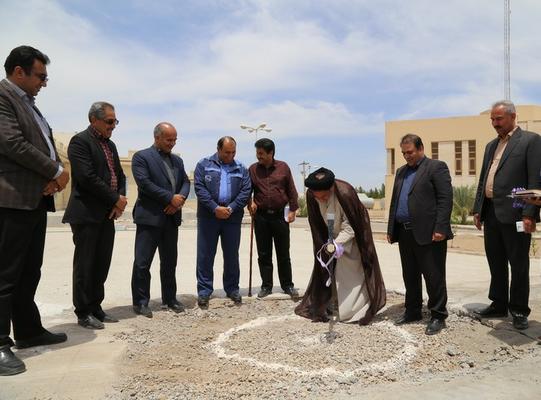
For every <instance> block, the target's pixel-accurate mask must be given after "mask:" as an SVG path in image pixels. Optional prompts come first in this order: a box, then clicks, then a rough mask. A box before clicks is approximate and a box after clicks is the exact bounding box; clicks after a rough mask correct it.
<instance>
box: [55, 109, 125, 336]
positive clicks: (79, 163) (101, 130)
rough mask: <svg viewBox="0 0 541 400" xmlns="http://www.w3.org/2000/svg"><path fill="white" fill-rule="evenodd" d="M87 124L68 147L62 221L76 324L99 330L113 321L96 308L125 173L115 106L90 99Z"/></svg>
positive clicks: (121, 204)
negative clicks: (116, 139)
mask: <svg viewBox="0 0 541 400" xmlns="http://www.w3.org/2000/svg"><path fill="white" fill-rule="evenodd" d="M88 119H89V121H90V126H89V127H88V128H87V129H86V130H84V131H82V132H80V133H78V134H77V135H75V136H74V137H73V138H72V139H71V141H70V144H69V146H68V158H69V160H70V163H71V173H72V181H71V194H70V199H69V202H68V207H67V208H66V212H65V213H64V218H63V220H62V222H64V223H69V224H70V225H71V231H72V232H73V243H74V244H75V252H74V254H73V305H74V307H75V314H76V315H77V323H78V324H79V325H81V326H82V327H84V328H88V329H103V327H104V325H103V322H118V320H117V319H116V318H114V317H113V316H111V315H108V314H106V313H105V312H104V311H103V309H102V308H101V302H102V301H103V299H104V296H105V290H104V284H105V280H106V279H107V274H108V272H109V266H110V264H111V256H112V254H113V243H114V240H115V226H114V220H115V219H117V218H118V217H120V216H121V215H122V213H123V212H124V209H125V208H126V204H127V198H126V176H125V175H124V172H123V171H122V166H121V165H120V159H119V157H118V152H117V150H116V146H115V144H114V143H113V142H112V141H111V140H110V138H111V135H112V133H113V130H114V129H115V127H116V125H118V120H117V119H116V115H115V108H114V107H113V106H112V105H111V104H109V103H106V102H103V101H100V102H96V103H94V104H92V106H91V107H90V111H89V112H88Z"/></svg>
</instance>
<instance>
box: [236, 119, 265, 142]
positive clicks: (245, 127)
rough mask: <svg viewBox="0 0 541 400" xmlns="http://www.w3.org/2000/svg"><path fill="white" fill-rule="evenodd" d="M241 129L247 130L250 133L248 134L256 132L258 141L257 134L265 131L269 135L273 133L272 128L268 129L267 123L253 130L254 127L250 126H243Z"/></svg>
mask: <svg viewBox="0 0 541 400" xmlns="http://www.w3.org/2000/svg"><path fill="white" fill-rule="evenodd" d="M240 129H246V130H247V131H248V133H254V132H255V140H257V132H259V131H263V132H267V133H269V132H271V131H272V129H271V128H267V124H266V123H265V122H263V123H261V124H259V126H258V127H257V128H253V127H251V126H248V125H241V126H240Z"/></svg>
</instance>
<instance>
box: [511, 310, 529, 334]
mask: <svg viewBox="0 0 541 400" xmlns="http://www.w3.org/2000/svg"><path fill="white" fill-rule="evenodd" d="M513 327H514V328H515V329H519V330H523V329H528V317H527V316H525V315H523V314H518V313H516V314H513Z"/></svg>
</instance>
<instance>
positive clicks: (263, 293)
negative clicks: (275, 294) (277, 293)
mask: <svg viewBox="0 0 541 400" xmlns="http://www.w3.org/2000/svg"><path fill="white" fill-rule="evenodd" d="M271 293H272V289H269V288H263V287H262V288H261V290H260V291H259V293H258V294H257V297H259V298H260V299H262V298H263V297H267V296H268V295H269V294H271Z"/></svg>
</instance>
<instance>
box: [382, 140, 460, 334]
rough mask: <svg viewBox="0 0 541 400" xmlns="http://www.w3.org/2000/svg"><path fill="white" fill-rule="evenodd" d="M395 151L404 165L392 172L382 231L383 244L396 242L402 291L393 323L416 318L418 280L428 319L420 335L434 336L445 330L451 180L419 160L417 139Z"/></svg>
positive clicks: (440, 168)
mask: <svg viewBox="0 0 541 400" xmlns="http://www.w3.org/2000/svg"><path fill="white" fill-rule="evenodd" d="M400 147H401V149H402V154H403V155H404V158H405V159H406V163H407V164H406V165H404V166H402V167H400V168H399V169H398V170H397V171H396V179H395V183H394V188H393V195H392V199H391V206H390V211H389V225H388V228H387V240H388V241H389V243H394V242H396V241H398V247H399V249H400V260H401V262H402V276H403V278H404V286H405V287H406V301H405V308H406V310H405V312H404V314H403V315H402V316H401V317H400V318H399V319H398V320H397V321H396V324H397V325H400V324H405V323H408V322H413V321H419V320H421V319H422V314H421V307H422V303H423V293H422V279H421V276H424V278H425V283H426V291H427V293H428V304H427V306H428V309H429V310H430V314H431V319H430V322H429V323H428V325H427V328H426V331H425V333H426V334H427V335H434V334H436V333H438V332H440V331H441V329H442V328H444V327H445V319H446V318H447V316H448V313H447V309H446V305H447V286H446V282H445V259H446V256H447V240H448V239H451V238H452V237H453V233H452V231H451V221H450V220H451V211H452V208H453V188H452V186H451V176H450V175H449V169H448V168H447V165H446V164H445V163H444V162H443V161H439V160H432V159H430V158H428V157H426V156H425V155H424V147H423V142H422V140H421V138H420V137H419V136H417V135H413V134H408V135H405V136H404V137H403V138H402V140H401V142H400Z"/></svg>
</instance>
